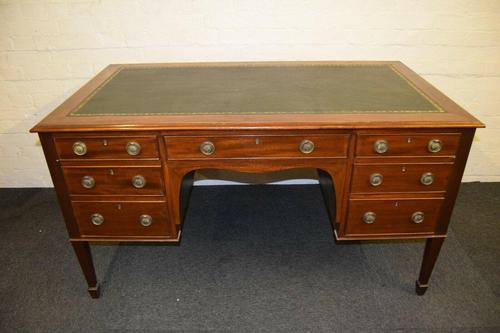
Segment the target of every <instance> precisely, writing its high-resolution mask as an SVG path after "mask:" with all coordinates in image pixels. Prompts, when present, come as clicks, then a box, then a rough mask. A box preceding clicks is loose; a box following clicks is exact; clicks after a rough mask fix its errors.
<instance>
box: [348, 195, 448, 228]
mask: <svg viewBox="0 0 500 333" xmlns="http://www.w3.org/2000/svg"><path fill="white" fill-rule="evenodd" d="M443 200H444V199H443V198H432V199H429V198H426V199H374V200H372V199H351V200H350V201H349V211H348V218H347V226H346V235H348V236H356V235H363V236H368V235H374V236H375V235H391V234H412V233H415V234H419V233H432V232H434V230H435V228H436V224H437V222H438V219H439V214H440V210H441V205H442V203H443Z"/></svg>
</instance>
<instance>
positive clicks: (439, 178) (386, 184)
mask: <svg viewBox="0 0 500 333" xmlns="http://www.w3.org/2000/svg"><path fill="white" fill-rule="evenodd" d="M452 171H453V163H442V164H410V163H406V164H356V165H355V166H354V174H353V176H352V188H351V192H352V193H382V192H418V191H446V188H447V186H448V181H449V178H450V175H451V173H452Z"/></svg>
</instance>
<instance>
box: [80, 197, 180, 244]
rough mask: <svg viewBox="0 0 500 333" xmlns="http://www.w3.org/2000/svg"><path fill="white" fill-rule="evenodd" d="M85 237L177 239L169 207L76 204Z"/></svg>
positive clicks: (163, 204) (159, 203)
mask: <svg viewBox="0 0 500 333" xmlns="http://www.w3.org/2000/svg"><path fill="white" fill-rule="evenodd" d="M72 205H73V210H74V214H75V218H76V221H77V223H78V227H79V229H80V234H81V235H82V236H96V237H97V236H109V237H113V236H121V237H123V236H173V232H172V230H173V228H172V226H171V225H170V223H169V222H168V215H167V203H166V202H164V201H156V202H134V201H125V202H109V201H108V202H96V201H93V202H83V201H79V202H73V203H72Z"/></svg>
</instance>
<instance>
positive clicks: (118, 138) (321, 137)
mask: <svg viewBox="0 0 500 333" xmlns="http://www.w3.org/2000/svg"><path fill="white" fill-rule="evenodd" d="M477 127H484V125H483V124H482V123H481V122H480V121H478V120H477V119H476V118H474V117H473V116H471V115H470V114H468V113H467V112H466V111H464V110H463V109H462V108H461V107H459V106H458V105H457V104H455V103H454V102H453V101H451V100H450V99H449V98H447V97H446V96H444V95H443V94H442V93H440V92H439V91H438V90H437V89H435V88H434V87H433V86H431V85H430V84H429V83H427V82H426V81H424V80H423V79H422V78H421V77H419V76H418V75H417V74H415V73H414V72H413V71H411V70H410V69H409V68H407V67H406V66H405V65H403V64H402V63H400V62H293V63H292V62H270V63H191V64H189V63H188V64H143V65H142V64H141V65H139V64H136V65H110V66H108V67H107V68H106V69H104V70H103V71H102V72H101V73H99V74H98V75H97V76H96V77H95V78H93V79H92V80H91V81H90V82H88V83H87V84H86V85H85V86H83V87H82V88H81V89H80V90H78V91H77V92H76V93H75V94H74V95H73V96H71V97H70V98H69V99H68V100H66V101H65V102H64V103H63V104H62V105H61V106H59V107H58V108H57V109H56V110H55V111H54V112H52V113H51V114H49V115H48V116H47V117H46V118H45V119H44V120H42V121H41V122H40V123H39V124H37V125H36V126H35V127H34V128H33V129H32V130H31V131H32V132H38V133H39V136H40V141H41V143H42V146H43V150H44V153H45V157H46V159H47V164H48V167H49V169H50V173H51V176H52V180H53V182H54V186H55V189H56V192H57V196H58V200H59V204H60V206H61V209H62V212H63V216H64V220H65V223H66V227H67V229H68V233H69V237H70V241H71V244H72V245H73V248H74V250H75V252H76V255H77V257H78V260H79V262H80V265H81V268H82V270H83V273H84V275H85V278H86V280H87V283H88V291H89V293H90V295H91V296H92V297H94V298H97V297H99V285H98V283H97V279H96V275H95V271H94V266H93V263H92V256H91V253H90V248H89V242H96V241H106V242H109V241H113V242H115V241H116V242H120V241H138V242H150V241H154V242H179V240H180V235H181V230H182V222H183V216H184V211H185V209H186V207H187V202H188V200H189V189H190V187H191V185H192V179H193V174H194V171H195V170H199V169H206V168H219V169H227V170H233V171H239V172H270V171H277V170H284V169H292V168H315V169H317V170H318V174H319V179H320V185H321V187H322V190H323V194H324V198H325V203H326V205H325V207H327V209H328V211H329V213H330V217H331V222H332V226H333V230H334V234H335V238H336V239H337V240H366V239H408V238H425V239H427V243H426V247H425V251H424V257H423V262H422V267H421V271H420V275H419V277H418V279H417V282H416V291H417V294H419V295H422V294H424V292H425V291H426V289H427V287H428V282H429V277H430V275H431V272H432V269H433V267H434V264H435V262H436V259H437V256H438V254H439V250H440V248H441V245H442V244H443V241H444V239H445V237H446V231H447V228H448V223H449V221H450V216H451V213H452V209H453V205H454V203H455V198H456V196H457V192H458V188H459V186H460V180H461V178H462V174H463V171H464V168H465V163H466V160H467V156H468V153H469V149H470V146H471V143H472V138H473V136H474V131H475V129H476V128H477ZM219 204H223V203H219Z"/></svg>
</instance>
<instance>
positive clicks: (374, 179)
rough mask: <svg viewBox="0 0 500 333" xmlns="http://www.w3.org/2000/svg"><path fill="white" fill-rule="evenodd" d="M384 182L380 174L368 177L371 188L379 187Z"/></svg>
mask: <svg viewBox="0 0 500 333" xmlns="http://www.w3.org/2000/svg"><path fill="white" fill-rule="evenodd" d="M383 181H384V176H382V174H380V173H372V174H371V175H370V185H371V186H379V185H382V182H383Z"/></svg>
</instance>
